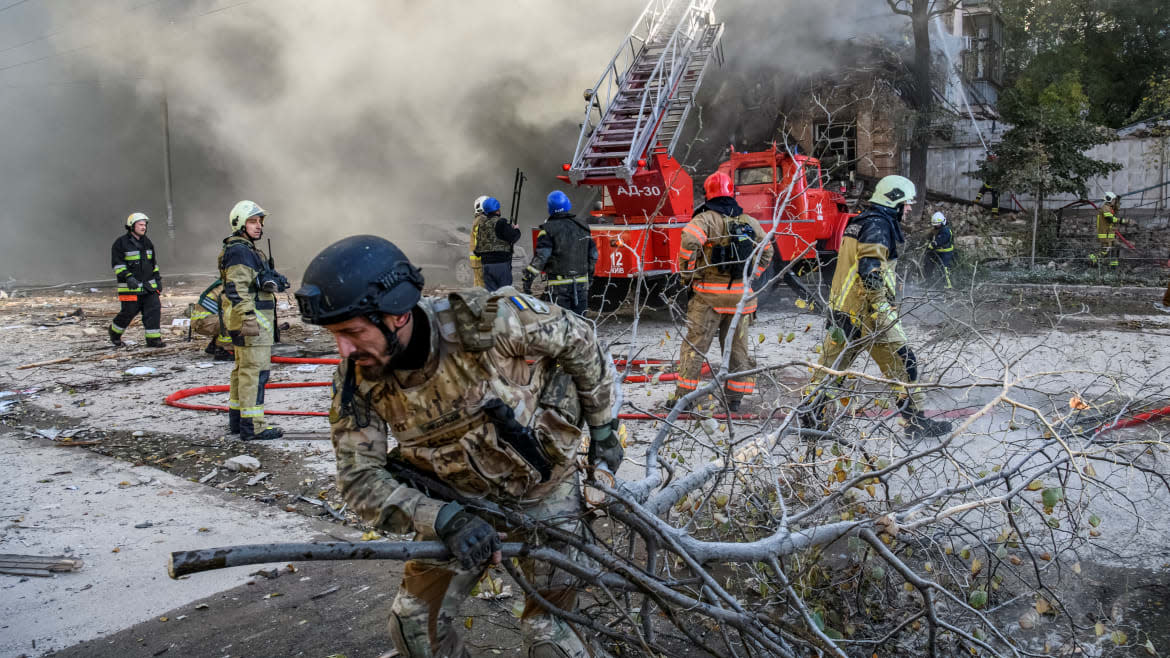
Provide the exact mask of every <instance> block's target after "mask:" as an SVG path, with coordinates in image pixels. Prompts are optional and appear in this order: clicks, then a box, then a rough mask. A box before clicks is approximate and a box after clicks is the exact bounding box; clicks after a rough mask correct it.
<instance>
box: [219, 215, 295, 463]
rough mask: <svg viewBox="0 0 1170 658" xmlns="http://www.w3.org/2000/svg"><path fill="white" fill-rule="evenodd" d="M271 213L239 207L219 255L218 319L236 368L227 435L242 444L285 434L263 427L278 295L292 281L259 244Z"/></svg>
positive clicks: (275, 437) (229, 220) (233, 373)
mask: <svg viewBox="0 0 1170 658" xmlns="http://www.w3.org/2000/svg"><path fill="white" fill-rule="evenodd" d="M267 214H268V213H266V212H265V211H264V209H263V208H261V207H260V206H259V205H257V204H256V203H254V202H252V201H241V202H239V203H237V204H236V206H235V207H234V208H232V210H231V212H230V213H229V214H228V223H229V224H230V225H231V229H232V234H231V235H230V236H228V237H227V238H225V239H224V241H223V251H221V252H220V254H219V278H220V279H222V280H223V293H222V297H221V298H222V300H223V303H222V304H220V307H219V313H220V316H221V318H222V319H223V325H224V328H225V329H227V333H228V336H230V337H231V340H232V346H233V347H234V352H235V360H236V367H235V368H233V369H232V375H231V391H230V393H229V396H228V431H229V432H231V433H232V434H236V433H239V435H240V439H241V440H243V441H257V440H265V439H277V438H280V437H281V436H283V434H284V433H283V432H282V431H281V430H280V429H278V428H275V427H268V426H266V425H265V423H264V385H265V384H267V383H268V370H269V367H270V363H271V359H272V344H273V343H275V342H276V336H277V331H278V329H277V325H276V293H278V292H283V291H285V290H287V289H288V279H286V278H285V277H284V276H283V275H281V274H280V273H278V272H276V271H275V270H274V269H273V268H272V267H271V263H270V261H269V259H268V257H267V256H265V255H264V252H263V251H260V249H259V248H257V247H256V241H257V240H259V239H260V237H261V236H263V235H264V218H265V216H266V215H267Z"/></svg>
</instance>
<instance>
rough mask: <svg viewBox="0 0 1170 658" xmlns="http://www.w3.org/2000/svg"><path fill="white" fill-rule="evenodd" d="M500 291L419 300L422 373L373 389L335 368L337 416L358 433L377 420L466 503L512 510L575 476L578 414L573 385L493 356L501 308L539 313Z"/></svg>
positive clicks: (541, 368)
mask: <svg viewBox="0 0 1170 658" xmlns="http://www.w3.org/2000/svg"><path fill="white" fill-rule="evenodd" d="M502 290H505V291H507V292H506V294H504V295H499V294H492V293H488V292H486V291H484V290H482V289H480V290H465V291H460V292H456V293H452V294H451V295H449V296H448V297H447V298H423V299H422V300H420V301H419V308H420V309H422V311H423V312H424V313H426V316H427V319H428V320H429V322H430V328H431V356H430V358H428V360H427V364H426V365H425V366H423V368H422V369H421V370H418V371H395V372H393V373H391V374H390V375H389V376H387V377H385V378H380V379H376V380H372V381H370V380H365V379H364V378H363V377H362V374H361V371H360V369H358V368H354V367H353V365H352V364H349V363H344V364H342V366H341V369H340V372H339V374H340V379H341V381H342V395H341V400H342V402H341V409H340V410H338V413H339V414H341V415H343V416H349V417H351V418H352V419H353V421H354V422H355V423H356V424H357V425H358V426H359V427H362V426H367V425H369V423H370V422H371V421H373V422H377V421H379V420H380V421H381V422H382V423H384V424H385V425H386V430H387V434H388V435H390V436H393V437H394V439H395V440H396V441H397V442H398V452H399V453H400V457H401V458H402V459H403V460H405V461H407V462H409V463H410V464H412V465H414V466H416V467H418V468H420V469H422V470H424V471H428V472H432V473H434V474H435V475H437V476H438V477H439V478H440V479H441V480H443V481H444V482H446V483H447V484H449V485H451V486H453V487H455V488H456V489H458V490H459V491H460V492H461V493H463V494H465V495H468V496H487V495H490V496H493V497H496V498H497V499H502V500H504V501H517V502H518V501H524V500H533V499H537V498H539V497H540V496H542V495H543V494H545V493H547V492H548V491H550V490H552V489H553V488H555V487H556V485H557V484H559V483H560V482H563V481H564V480H565V479H566V478H567V477H569V476H570V475H571V474H572V473H573V471H574V469H575V468H576V467H575V464H574V459H575V456H576V453H577V450H578V448H579V447H580V445H581V436H582V434H581V422H582V413H581V406H580V401H579V400H578V397H577V388H576V386H575V385H574V384H573V380H572V378H571V377H569V375H567V374H566V373H565V372H564V371H562V370H560V369H559V368H558V367H557V366H556V364H555V363H554V362H553V361H552V360H551V359H541V360H537V361H536V362H534V363H532V364H528V363H527V362H526V361H525V360H524V359H523V358H519V359H516V358H506V357H503V356H501V355H500V354H499V353H497V352H496V351H494V350H493V349H492V347H493V345H494V340H493V328H492V327H493V323H494V322H496V321H497V320H498V318H497V309H498V308H499V304H501V303H504V302H503V301H501V300H505V299H507V298H508V297H510V296H518V297H519V298H520V299H521V300H523V302H524V303H526V304H528V305H530V306H533V307H534V308H538V309H539V308H540V307H541V305H542V302H540V301H539V300H536V299H534V298H532V297H529V296H527V295H518V294H517V293H516V291H515V290H514V289H511V288H504V289H502ZM403 376H405V378H403ZM496 400H499V401H502V402H503V403H504V404H505V405H507V407H509V408H510V409H511V410H512V411H513V412H514V414H515V420H516V422H517V423H518V424H519V425H520V426H523V427H525V428H529V429H530V430H531V436H532V437H533V438H534V439H535V442H536V445H535V446H526V447H523V448H524V449H525V450H531V449H535V450H537V451H539V453H540V454H541V455H542V456H543V457H544V458H545V459H547V463H548V465H549V468H548V469H547V472H548V477H547V478H545V477H544V476H542V474H541V472H540V469H538V468H537V466H536V465H534V464H533V463H532V462H531V461H529V460H527V459H525V458H524V456H523V455H522V454H521V452H522V451H521V450H519V449H517V448H516V447H514V445H513V444H514V443H515V439H510V438H509V437H508V436H505V435H504V433H502V432H501V430H500V428H499V427H498V424H497V423H493V422H492V421H491V420H490V419H489V418H488V415H487V413H485V406H487V407H490V406H492V405H493V404H494V402H495V401H496ZM375 416H376V418H375ZM330 420H332V421H336V420H337V419H332V418H331V419H330Z"/></svg>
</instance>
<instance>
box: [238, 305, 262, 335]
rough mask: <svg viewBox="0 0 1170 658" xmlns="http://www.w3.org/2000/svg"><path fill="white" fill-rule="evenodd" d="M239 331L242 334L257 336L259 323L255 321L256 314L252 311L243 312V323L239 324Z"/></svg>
mask: <svg viewBox="0 0 1170 658" xmlns="http://www.w3.org/2000/svg"><path fill="white" fill-rule="evenodd" d="M240 333H241V334H243V335H244V336H259V335H260V323H259V322H257V321H256V314H255V313H254V312H252V311H248V312H247V313H244V324H242V325H240Z"/></svg>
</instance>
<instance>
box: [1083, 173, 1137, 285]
mask: <svg viewBox="0 0 1170 658" xmlns="http://www.w3.org/2000/svg"><path fill="white" fill-rule="evenodd" d="M1120 205H1121V199H1120V198H1119V197H1118V196H1117V195H1116V194H1114V193H1113V192H1106V193H1105V201H1104V203H1102V204H1101V208H1100V209H1099V210H1097V246H1098V250H1097V251H1096V252H1094V253H1091V254H1089V263H1090V264H1091V265H1095V266H1097V267H1098V268H1100V267H1101V266H1102V265H1108V266H1109V271H1110V272H1116V271H1117V265H1118V257H1119V256H1120V255H1121V247H1120V245H1118V244H1117V227H1118V226H1119V225H1124V224H1129V220H1127V219H1124V218H1122V217H1119V216H1118V214H1117V213H1118V206H1120Z"/></svg>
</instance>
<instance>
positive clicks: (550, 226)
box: [524, 190, 597, 316]
mask: <svg viewBox="0 0 1170 658" xmlns="http://www.w3.org/2000/svg"><path fill="white" fill-rule="evenodd" d="M547 202H548V220H547V221H545V223H544V224H541V226H540V232H539V233H538V234H537V236H536V253H534V254H533V255H532V262H531V263H529V264H528V267H527V268H526V269H525V270H524V292H525V293H526V294H528V293H531V292H532V282H533V281H535V280H536V277H538V276H540V274H541V273H542V272H545V273H547V274H548V290H549V298H550V299H552V301H553V303H554V304H556V305H557V306H560V307H561V308H567V309H569V310H571V311H572V312H574V313H576V314H577V315H581V316H584V315H585V309H586V308H587V307H588V305H589V279H590V277H591V276H592V275H593V266H594V265H595V264H596V263H597V245H595V244H593V237H592V236H591V235H590V233H589V226H588V225H587V224H586V223H585V222H583V221H581V220H580V219H578V218H577V217H574V216H573V214H572V213H571V212H569V211H571V210H572V209H573V204H572V203H570V201H569V197H568V196H567V195H565V193H564V192H561V191H560V190H556V191H554V192H551V193H550V194H549V195H548V199H547Z"/></svg>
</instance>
